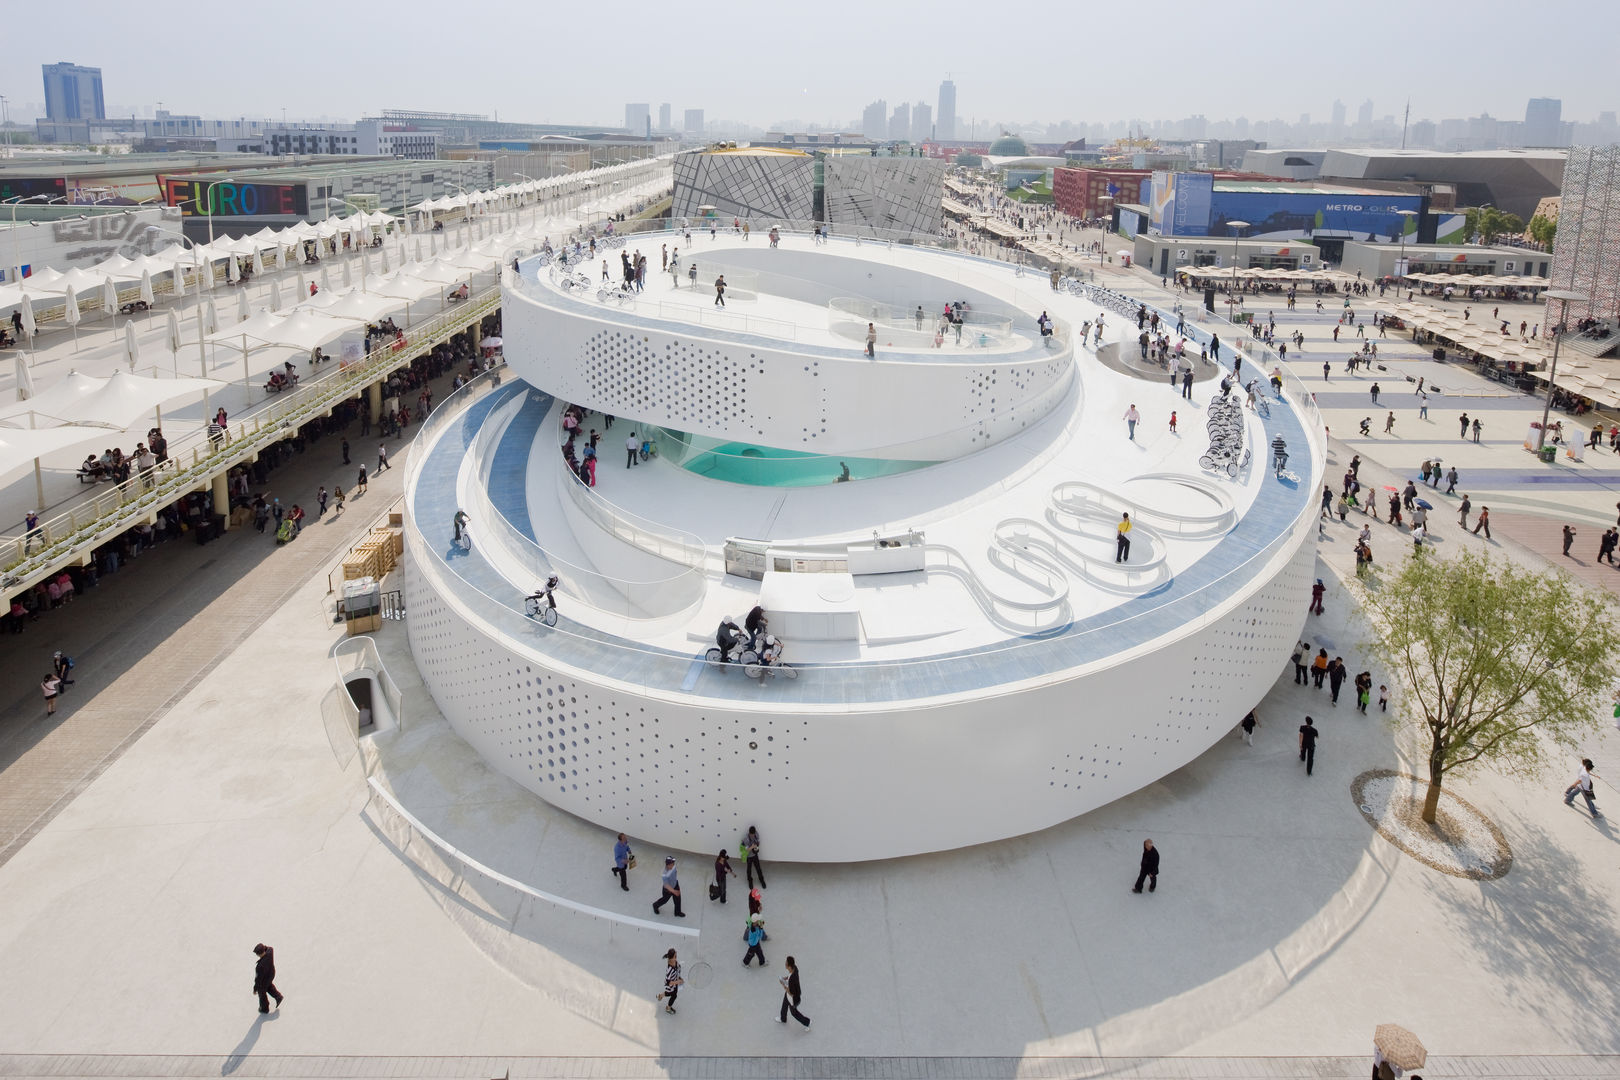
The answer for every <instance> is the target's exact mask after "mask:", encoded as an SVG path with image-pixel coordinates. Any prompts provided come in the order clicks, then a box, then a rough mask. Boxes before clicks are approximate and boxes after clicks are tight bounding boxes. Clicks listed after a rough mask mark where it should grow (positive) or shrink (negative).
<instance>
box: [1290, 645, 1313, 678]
mask: <svg viewBox="0 0 1620 1080" xmlns="http://www.w3.org/2000/svg"><path fill="white" fill-rule="evenodd" d="M1310 652H1311V645H1310V642H1308V641H1301V642H1298V643H1296V644H1295V645H1294V655H1293V656H1292V657H1291V658H1290V659H1292V660H1293V662H1294V685H1295V686H1309V685H1310V683H1311V677H1310V670H1311V669H1310V665H1309V664H1307V663H1306V662H1305V658H1306V657H1307V656H1309V655H1310Z"/></svg>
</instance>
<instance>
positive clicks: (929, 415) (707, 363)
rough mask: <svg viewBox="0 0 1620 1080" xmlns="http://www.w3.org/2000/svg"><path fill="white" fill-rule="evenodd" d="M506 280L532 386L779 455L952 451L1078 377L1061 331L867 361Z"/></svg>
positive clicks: (514, 330)
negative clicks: (997, 348) (1023, 342)
mask: <svg viewBox="0 0 1620 1080" xmlns="http://www.w3.org/2000/svg"><path fill="white" fill-rule="evenodd" d="M728 254H729V253H728ZM834 262H839V263H842V262H852V263H856V264H857V265H858V266H866V265H870V266H873V267H876V268H877V269H887V270H888V271H889V272H891V273H895V274H898V273H900V271H898V270H896V269H895V268H893V267H884V266H882V265H881V264H876V263H873V264H865V263H861V262H860V261H859V260H853V259H851V260H844V259H838V260H834ZM508 282H509V283H508V287H507V289H506V291H505V296H504V297H503V301H502V303H503V308H502V319H503V326H504V329H505V338H506V341H507V345H506V350H505V351H506V358H507V362H508V363H509V364H510V365H511V367H512V368H513V370H515V371H516V372H517V373H518V374H519V375H521V376H522V377H523V378H524V379H526V380H527V381H528V382H529V383H531V384H532V385H534V386H540V387H544V388H545V389H546V390H547V391H549V392H551V393H554V394H556V395H557V396H558V397H559V398H560V399H562V400H564V401H571V402H577V403H579V404H582V405H584V406H586V407H587V408H591V409H596V410H599V411H602V412H606V413H611V414H613V415H615V416H623V417H626V418H629V419H632V420H634V421H636V422H638V423H654V424H658V425H661V426H665V427H671V428H675V429H677V430H681V431H690V432H694V433H698V434H702V435H711V436H714V437H717V438H722V439H727V440H736V441H739V442H747V443H761V444H765V445H768V446H776V447H780V448H782V449H787V450H801V451H806V452H811V453H826V454H849V455H851V456H856V457H881V458H894V459H908V460H926V461H941V460H948V459H952V458H956V457H960V456H962V455H963V454H967V453H971V452H972V451H974V450H980V449H983V448H984V447H986V446H988V445H990V444H992V443H995V442H999V441H1000V440H1001V439H1003V438H1006V437H1007V436H1009V435H1012V434H1014V433H1016V432H1018V431H1021V430H1023V429H1024V428H1025V427H1027V426H1028V425H1029V424H1032V423H1034V422H1035V421H1037V420H1039V419H1040V418H1041V416H1043V415H1045V413H1046V412H1047V411H1048V410H1049V409H1050V408H1051V407H1052V405H1053V404H1055V403H1056V402H1057V401H1058V400H1059V399H1060V398H1061V396H1062V394H1063V392H1064V390H1065V389H1066V388H1067V386H1068V381H1069V379H1071V378H1072V377H1073V375H1074V364H1073V352H1072V350H1071V348H1070V347H1069V346H1067V345H1064V344H1062V343H1060V342H1057V341H1056V339H1049V340H1050V341H1051V342H1052V346H1051V347H1050V348H1045V347H1042V346H1041V345H1040V344H1039V343H1036V344H1035V345H1034V346H1033V348H1032V349H1031V350H1029V351H1027V352H1025V353H1022V354H1017V355H1013V356H1009V355H1006V354H1002V355H986V356H985V357H984V358H983V359H982V360H981V359H974V358H972V354H971V353H954V352H953V353H934V352H932V350H926V351H921V352H911V353H905V354H901V353H894V354H890V355H887V356H885V355H884V353H883V351H882V350H881V349H880V350H879V354H878V357H877V359H876V360H869V359H867V358H866V356H865V355H864V354H863V353H862V352H861V351H860V350H859V349H858V348H854V347H851V348H847V349H835V348H821V347H813V346H802V345H796V344H795V343H793V342H784V341H781V340H778V339H774V338H765V337H759V336H754V335H746V334H741V333H730V332H726V331H720V330H714V329H711V328H707V327H697V326H692V327H686V326H682V325H680V324H678V323H675V322H670V321H661V320H653V319H649V318H643V317H640V316H638V315H636V313H635V312H634V311H632V310H630V309H621V308H618V307H610V306H606V305H599V304H598V303H597V302H596V301H595V300H594V299H588V300H583V301H578V300H573V299H570V298H567V297H563V296H560V295H557V294H555V293H553V292H552V291H551V290H550V288H549V286H545V285H536V284H534V283H533V282H526V283H524V284H523V285H522V286H521V287H519V288H516V289H514V288H513V287H512V286H511V285H510V278H509V279H508ZM940 287H943V286H940ZM837 294H838V295H847V294H848V293H847V290H846V291H840V292H838V293H837ZM947 356H949V357H952V358H951V359H946V358H945V357H947ZM958 356H960V357H962V358H961V359H957V358H955V357H958ZM936 357H937V358H938V359H936Z"/></svg>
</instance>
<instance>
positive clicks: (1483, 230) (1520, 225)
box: [1464, 206, 1524, 244]
mask: <svg viewBox="0 0 1620 1080" xmlns="http://www.w3.org/2000/svg"><path fill="white" fill-rule="evenodd" d="M1464 217H1465V219H1466V220H1467V222H1468V233H1469V235H1470V236H1478V237H1479V239H1480V242H1481V243H1483V244H1489V243H1491V242H1492V241H1493V240H1495V239H1496V238H1497V237H1498V236H1507V235H1510V234H1511V235H1519V234H1522V233H1523V232H1524V219H1523V218H1521V217H1520V216H1519V215H1518V214H1504V213H1503V212H1502V211H1500V210H1498V209H1497V208H1496V207H1494V206H1473V207H1469V208H1468V210H1467V211H1466V212H1465V213H1464Z"/></svg>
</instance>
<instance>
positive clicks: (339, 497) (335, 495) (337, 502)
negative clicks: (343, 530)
mask: <svg viewBox="0 0 1620 1080" xmlns="http://www.w3.org/2000/svg"><path fill="white" fill-rule="evenodd" d="M343 498H344V496H343V489H342V488H340V487H335V488H333V489H332V516H333V517H337V516H338V515H340V514H342V513H343Z"/></svg>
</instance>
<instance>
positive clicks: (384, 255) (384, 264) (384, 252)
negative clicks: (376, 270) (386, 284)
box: [378, 244, 389, 274]
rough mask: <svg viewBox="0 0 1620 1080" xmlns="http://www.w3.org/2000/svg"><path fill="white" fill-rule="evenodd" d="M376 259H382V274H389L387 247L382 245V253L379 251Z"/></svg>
mask: <svg viewBox="0 0 1620 1080" xmlns="http://www.w3.org/2000/svg"><path fill="white" fill-rule="evenodd" d="M378 257H379V258H381V259H382V264H381V265H382V272H383V273H385V274H386V273H388V272H389V266H388V245H386V244H384V245H383V249H382V251H380V252H379V253H378Z"/></svg>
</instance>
